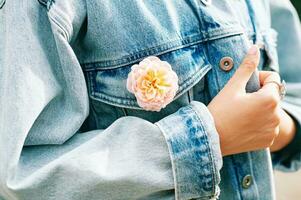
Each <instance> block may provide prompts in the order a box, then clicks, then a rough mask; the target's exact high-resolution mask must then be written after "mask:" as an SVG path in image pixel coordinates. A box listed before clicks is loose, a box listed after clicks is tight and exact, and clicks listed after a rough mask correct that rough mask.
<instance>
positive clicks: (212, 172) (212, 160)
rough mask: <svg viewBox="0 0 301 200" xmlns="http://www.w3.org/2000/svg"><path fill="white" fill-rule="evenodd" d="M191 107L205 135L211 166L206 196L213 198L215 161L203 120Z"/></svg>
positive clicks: (214, 190)
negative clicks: (210, 185)
mask: <svg viewBox="0 0 301 200" xmlns="http://www.w3.org/2000/svg"><path fill="white" fill-rule="evenodd" d="M190 107H191V110H193V112H194V114H195V115H196V117H197V118H198V120H199V121H200V122H201V124H202V126H201V127H202V131H203V132H204V133H205V134H204V135H205V137H206V141H205V144H206V147H207V148H206V151H207V154H208V155H209V159H210V162H211V163H212V165H210V167H211V175H212V191H211V192H212V195H210V196H208V197H210V198H213V197H215V193H216V188H215V185H216V183H217V180H216V176H215V174H216V170H215V168H214V166H215V163H214V159H213V158H212V157H214V156H213V154H212V152H211V147H210V145H209V139H208V136H207V130H205V128H204V124H205V123H204V121H203V120H202V119H201V117H200V116H199V114H198V113H197V112H196V111H195V110H194V108H193V106H190Z"/></svg>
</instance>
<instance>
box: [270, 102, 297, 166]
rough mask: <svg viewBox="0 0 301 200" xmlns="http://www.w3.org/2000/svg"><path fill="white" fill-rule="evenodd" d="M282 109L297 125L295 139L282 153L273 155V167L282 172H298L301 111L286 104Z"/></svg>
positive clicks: (278, 152)
mask: <svg viewBox="0 0 301 200" xmlns="http://www.w3.org/2000/svg"><path fill="white" fill-rule="evenodd" d="M282 108H283V109H284V110H285V111H286V112H287V113H288V114H289V115H290V116H291V117H292V118H293V120H294V121H295V124H296V134H295V137H294V139H293V140H292V141H291V142H290V143H289V144H288V145H287V146H286V147H284V148H283V149H281V150H280V151H277V152H274V153H272V158H273V166H274V168H275V169H278V170H282V171H297V170H298V169H299V168H300V167H301V159H300V158H301V157H300V155H301V111H300V108H299V110H298V109H296V106H294V105H292V104H290V103H286V102H284V103H283V104H282Z"/></svg>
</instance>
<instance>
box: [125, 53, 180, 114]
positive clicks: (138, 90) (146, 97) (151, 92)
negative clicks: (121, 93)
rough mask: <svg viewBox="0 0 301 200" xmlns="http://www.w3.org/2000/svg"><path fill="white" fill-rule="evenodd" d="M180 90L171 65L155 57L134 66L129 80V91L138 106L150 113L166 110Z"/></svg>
mask: <svg viewBox="0 0 301 200" xmlns="http://www.w3.org/2000/svg"><path fill="white" fill-rule="evenodd" d="M178 88H179V86H178V76H177V74H176V73H175V72H174V71H173V70H172V68H171V66H170V64H169V63H168V62H165V61H161V60H160V59H159V58H158V57H155V56H150V57H147V58H145V59H144V60H142V61H141V62H140V63H139V64H136V65H133V66H132V68H131V72H130V73H129V75H128V79H127V89H128V90H129V91H130V92H131V93H133V94H134V95H135V97H136V99H137V102H138V105H139V106H140V107H142V108H143V109H145V110H149V111H160V110H161V108H165V107H166V105H168V104H169V103H170V102H171V101H172V100H173V98H174V97H175V95H176V92H177V90H178Z"/></svg>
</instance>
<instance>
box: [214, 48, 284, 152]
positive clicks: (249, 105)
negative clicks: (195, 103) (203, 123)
mask: <svg viewBox="0 0 301 200" xmlns="http://www.w3.org/2000/svg"><path fill="white" fill-rule="evenodd" d="M258 63H259V50H258V47H257V46H255V45H254V46H252V47H251V48H250V50H249V52H248V54H247V56H246V58H245V59H244V61H243V63H242V64H241V66H240V67H239V68H238V69H237V71H236V72H235V74H234V75H233V77H232V78H231V79H230V80H229V82H228V83H227V85H226V86H225V87H224V88H223V89H222V90H221V92H220V93H219V94H218V95H217V96H216V97H215V98H214V99H213V100H212V101H211V102H210V104H209V105H208V109H209V111H210V112H211V114H212V116H213V118H214V121H215V126H216V128H217V131H218V133H219V135H220V142H221V151H222V154H223V155H224V156H226V155H231V154H237V153H242V152H247V151H252V150H259V149H263V148H267V147H270V146H271V145H272V144H273V141H274V139H275V138H276V136H277V135H278V133H279V124H280V119H281V116H280V112H279V102H280V97H279V93H278V92H279V91H278V86H277V85H276V84H271V83H268V84H262V87H261V89H260V90H258V91H257V92H254V93H246V91H245V87H246V84H247V82H248V80H249V79H250V77H251V75H252V74H253V72H254V71H255V70H256V68H257V66H258ZM259 77H260V82H261V83H267V82H270V81H278V82H279V81H280V78H279V75H278V74H277V73H274V72H270V73H269V74H260V76H259Z"/></svg>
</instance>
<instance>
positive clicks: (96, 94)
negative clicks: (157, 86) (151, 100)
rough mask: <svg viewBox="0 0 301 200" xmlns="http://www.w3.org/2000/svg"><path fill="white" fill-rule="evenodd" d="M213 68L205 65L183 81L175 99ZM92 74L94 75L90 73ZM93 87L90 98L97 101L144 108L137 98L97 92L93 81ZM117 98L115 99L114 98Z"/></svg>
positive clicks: (139, 108)
mask: <svg viewBox="0 0 301 200" xmlns="http://www.w3.org/2000/svg"><path fill="white" fill-rule="evenodd" d="M211 69H212V66H211V65H205V66H204V67H203V68H201V69H200V70H198V71H197V72H196V73H195V74H194V75H193V76H192V77H190V78H188V79H186V80H185V81H183V83H182V84H181V86H180V87H182V88H181V90H180V92H179V93H178V94H177V95H176V96H175V98H174V100H176V99H177V98H179V97H180V96H181V95H183V94H184V93H185V92H187V90H189V89H190V88H191V86H193V85H195V82H198V81H199V79H202V78H203V77H204V76H205V75H206V74H207V73H208V71H209V70H211ZM90 73H92V72H90ZM90 76H92V75H91V74H90ZM91 82H93V81H91ZM91 87H92V90H93V91H91V94H90V98H92V99H94V100H97V101H101V102H103V103H107V104H110V105H113V106H119V107H120V106H121V107H125V108H130V109H138V110H143V109H142V108H141V107H139V106H138V105H137V104H135V102H136V101H135V99H130V98H123V97H118V96H112V95H108V94H105V93H101V92H95V87H94V84H93V83H91ZM104 98H107V99H108V100H105V99H104ZM112 99H115V100H112ZM118 100H119V101H127V102H126V103H125V102H120V103H117V101H118Z"/></svg>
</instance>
